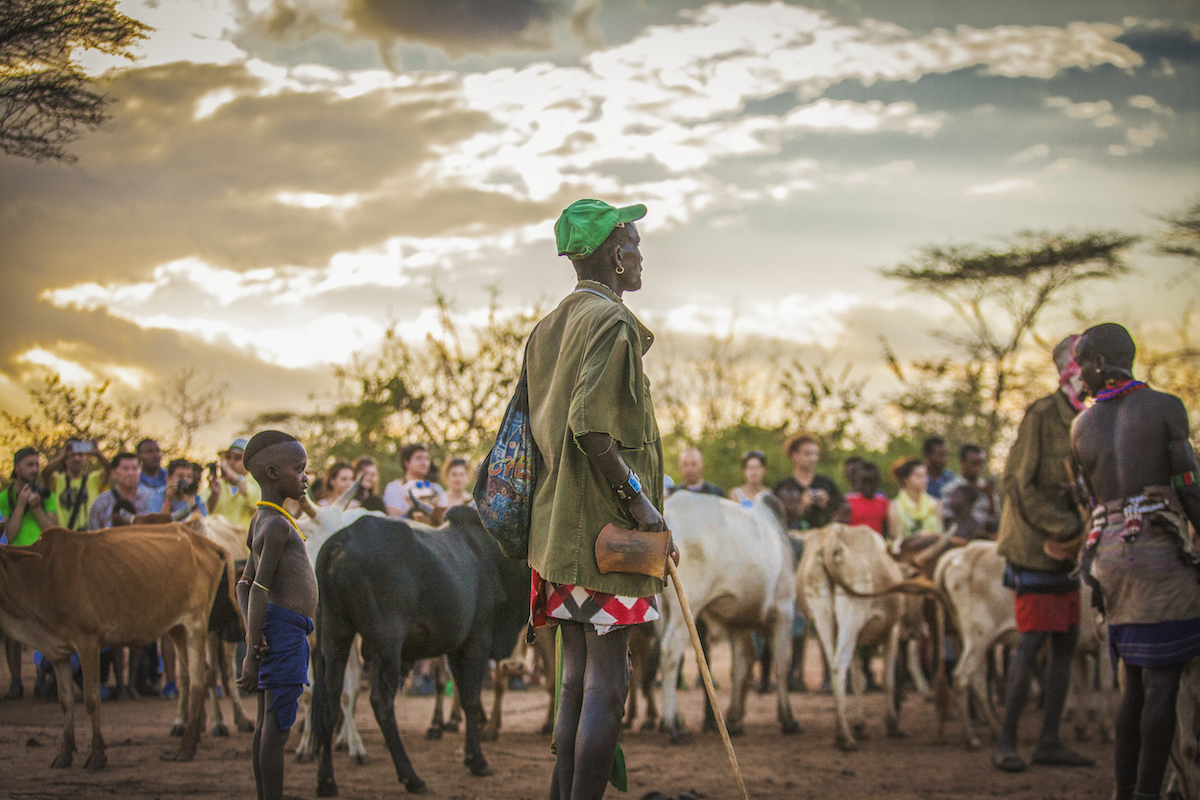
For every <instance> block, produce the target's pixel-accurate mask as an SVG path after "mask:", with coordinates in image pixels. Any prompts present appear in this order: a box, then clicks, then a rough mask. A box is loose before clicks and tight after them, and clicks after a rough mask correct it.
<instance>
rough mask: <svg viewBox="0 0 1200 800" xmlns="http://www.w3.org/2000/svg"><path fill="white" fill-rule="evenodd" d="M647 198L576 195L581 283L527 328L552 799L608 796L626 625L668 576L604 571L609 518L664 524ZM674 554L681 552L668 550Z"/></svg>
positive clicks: (572, 235) (623, 688)
mask: <svg viewBox="0 0 1200 800" xmlns="http://www.w3.org/2000/svg"><path fill="white" fill-rule="evenodd" d="M645 214H646V207H645V206H642V205H636V206H629V207H626V208H619V209H618V208H614V207H613V206H610V205H609V204H607V203H604V202H601V201H599V200H580V201H577V202H575V203H572V204H571V206H569V207H568V208H567V209H566V210H565V211H564V212H563V213H562V216H560V217H559V219H558V222H557V223H555V226H554V231H555V238H556V240H557V244H558V252H559V255H565V256H568V257H569V258H570V259H571V261H572V263H573V265H574V267H575V272H576V275H577V276H578V278H579V283H578V284H577V285H576V287H575V291H573V292H571V293H570V294H569V295H567V297H566V298H565V299H564V300H563V301H562V302H561V303H560V304H559V306H558V308H556V309H555V310H554V311H552V312H550V314H548V315H547V316H546V317H545V318H544V319H542V320H541V321H540V322H539V323H538V324H537V326H536V327H535V328H534V330H533V332H532V333H531V334H530V336H529V342H528V345H527V348H526V375H527V376H528V377H527V380H528V388H529V416H530V429H531V432H532V434H533V439H534V442H535V444H536V445H537V449H538V452H539V453H540V454H541V456H542V462H543V466H542V467H541V469H540V471H539V474H538V480H537V486H536V488H535V490H534V498H533V510H532V511H533V513H532V518H531V522H530V532H529V564H530V567H531V568H532V570H533V582H534V587H535V589H536V591H535V593H534V599H533V601H532V608H531V617H532V619H533V624H534V625H535V626H538V625H544V624H549V623H550V620H554V621H556V622H558V624H559V626H560V630H561V633H562V688H561V693H560V697H559V704H558V718H557V721H556V723H555V728H554V746H555V752H556V754H557V761H556V763H555V766H554V773H553V777H552V779H551V785H550V797H551V799H552V800H566V798H599V797H602V796H603V795H604V791H605V788H606V784H607V782H608V778H609V774H610V772H611V770H612V768H613V762H614V758H615V755H616V749H617V736H618V734H619V733H620V727H621V714H622V711H623V709H624V707H625V696H626V694H627V692H628V689H629V672H628V667H627V660H626V659H627V651H628V647H629V626H630V625H633V624H638V623H641V622H646V621H649V620H654V619H657V618H658V606H657V598H656V595H657V594H658V593H659V592H661V591H662V589H663V581H661V580H660V579H658V578H655V577H649V576H646V575H640V574H632V573H620V572H613V573H609V574H606V575H602V574H601V573H600V570H599V566H598V564H597V563H596V554H595V547H596V539H597V538H598V536H599V533H600V531H601V530H602V529H603V528H604V527H605V525H607V524H609V523H614V524H616V525H617V526H619V527H621V528H625V529H636V530H640V531H662V530H665V529H666V523H665V521H664V520H663V517H662V511H661V509H662V494H663V469H662V445H661V443H660V441H659V435H658V424H657V422H656V421H655V418H654V406H653V403H652V402H651V398H650V385H649V381H648V380H647V379H646V376H645V373H644V372H643V370H642V356H643V355H644V354H645V353H646V351H647V350H648V349H649V348H650V345H651V344H652V343H653V341H654V337H653V335H652V334H651V333H650V331H648V330H647V329H646V328H645V326H644V325H642V323H641V322H640V321H639V320H638V319H637V317H635V316H634V315H633V312H631V311H630V310H629V309H628V308H627V307H626V306H625V304H624V302H623V300H622V299H621V298H622V294H623V293H625V292H632V291H637V290H638V289H640V288H641V286H642V254H641V251H640V250H639V249H638V245H639V242H640V237H639V235H638V231H637V227H636V226H635V225H634V224H633V223H634V220H637V219H641V218H642V217H643V216H645ZM671 552H672V555H673V556H674V557H675V558H676V561H678V554H677V553H675V552H674V547H673V546H672V547H671Z"/></svg>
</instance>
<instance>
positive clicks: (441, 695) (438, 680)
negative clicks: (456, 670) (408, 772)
mask: <svg viewBox="0 0 1200 800" xmlns="http://www.w3.org/2000/svg"><path fill="white" fill-rule="evenodd" d="M431 660H432V662H433V663H432V665H431V666H430V668H429V669H430V673H431V674H432V676H433V694H434V697H433V719H432V720H430V721H429V728H428V729H426V731H425V738H426V739H441V738H442V731H443V730H444V729H445V727H446V722H445V701H446V700H445V698H446V678H447V677H448V673H449V669H448V668H447V667H446V659H445V657H444V656H443V657H442V658H435V659H431Z"/></svg>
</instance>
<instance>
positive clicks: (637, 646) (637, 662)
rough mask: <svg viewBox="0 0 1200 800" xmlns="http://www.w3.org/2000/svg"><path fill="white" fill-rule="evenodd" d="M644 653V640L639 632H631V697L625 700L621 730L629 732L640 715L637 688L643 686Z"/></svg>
mask: <svg viewBox="0 0 1200 800" xmlns="http://www.w3.org/2000/svg"><path fill="white" fill-rule="evenodd" d="M643 661H644V653H643V652H642V640H641V637H640V636H639V635H638V631H636V630H631V631H630V632H629V672H630V678H631V680H630V686H631V687H632V688H631V690H630V692H629V697H628V698H627V699H626V700H625V718H624V719H623V720H621V728H622V729H624V730H629V729H630V728H632V727H633V721H634V720H635V719H637V713H638V699H637V696H638V693H637V687H638V685H640V684H641V674H642V670H643V669H645V665H644V663H643Z"/></svg>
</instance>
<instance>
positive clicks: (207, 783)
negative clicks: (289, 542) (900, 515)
mask: <svg viewBox="0 0 1200 800" xmlns="http://www.w3.org/2000/svg"><path fill="white" fill-rule="evenodd" d="M714 651H715V652H714V666H715V671H716V675H717V679H718V682H722V681H723V683H722V685H723V686H726V687H727V686H728V675H729V671H728V658H729V656H728V649H727V648H724V647H721V646H717V647H715V648H714ZM808 656H809V658H808V662H807V666H808V675H809V683H810V685H813V686H815V685H816V684H817V683H819V677H820V667H819V660H817V656H816V653H815V652H814V651H813V650H812V649H811V647H810V651H809V653H808ZM32 675H33V670H32V664H27V667H26V671H25V676H26V680H25V688H26V696H25V698H24V699H22V700H11V701H0V794H2V795H3V796H5V797H14V798H93V797H113V796H115V797H121V798H147V799H148V798H164V797H205V798H218V797H220V798H225V797H253V796H254V780H253V775H252V773H251V767H250V762H249V755H250V735H249V734H238V733H234V734H233V736H232V737H231V738H229V739H216V738H213V737H211V736H209V735H208V734H207V733H206V734H205V736H204V739H203V741H202V742H201V745H200V750H199V753H198V754H197V756H196V760H195V761H193V762H191V763H188V764H175V763H168V762H164V761H162V760H161V757H162V755H164V754H167V753H171V752H173V751H174V750H175V749H176V747H177V744H178V740H177V739H172V738H170V737H169V736H168V735H167V731H168V729H169V728H170V725H171V722H172V720H173V719H174V713H175V703H174V701H167V700H158V699H143V700H140V701H137V702H130V701H121V702H106V703H104V704H103V705H102V710H101V715H102V719H103V731H104V735H105V738H106V740H107V742H108V746H109V749H108V766H107V767H106V768H105V769H103V770H100V771H96V772H91V771H87V770H85V769H83V767H82V764H83V761H84V755H85V754H81V755H80V756H79V757H77V758H76V760H75V764H76V766H73V767H71V768H69V769H62V770H55V769H50V768H49V764H50V762H51V761H52V760H53V758H54V755H55V751H56V747H57V744H58V742H59V740H60V737H61V735H62V717H61V715H60V713H59V710H58V705H57V704H56V703H47V702H44V701H41V700H36V699H33V698H32V691H31V690H32V678H31V676H32ZM685 675H687V677H688V680H689V682H694V678H695V675H696V672H695V668H694V666H692V665H691V663H690V660H689V664H688V666H687V667H686V671H685ZM5 677H7V675H5ZM3 685H5V686H7V683H6V682H4V683H3ZM702 691H703V690H702V689H699V688H695V687H693V688H692V689H691V690H690V691H685V692H681V694H680V698H681V708H682V711H683V713H684V716H685V719H687V720H688V721H689V725H690V727H692V728H693V729H694V728H697V727H698V725H699V722H700V720H701V719H702V702H703V699H702ZM718 691H719V693H721V694H725V692H724V691H722V690H720V689H719V690H718ZM792 701H793V707H794V709H795V711H796V714H797V717H798V719H799V720H800V723H801V725H803V726H804V732H803V733H801V734H800V735H798V736H787V737H785V736H782V735H781V734H780V732H779V728H778V726H777V725H776V724H775V711H774V698H773V696H759V695H757V694H755V693H753V691H752V692H751V695H750V698H749V715H748V719H747V724H746V734H745V735H744V736H742V737H739V738H737V739H735V740H734V746H735V748H736V750H737V756H738V760H739V762H740V764H741V768H742V772H743V774H744V776H745V778H746V784H747V787H748V788H749V792H750V796H751V797H754V798H763V800H766V798H805V799H806V798H872V800H875V799H876V798H913V800H916V798H956V799H963V800H966V799H968V798H996V797H1001V798H1004V797H1011V798H1035V799H1036V800H1082V798H1106V797H1108V796H1109V794H1110V792H1111V778H1110V776H1111V774H1112V749H1111V745H1105V744H1099V743H1097V742H1091V743H1084V744H1081V745H1079V749H1080V750H1082V751H1083V752H1086V753H1088V754H1089V755H1092V756H1094V757H1095V758H1096V759H1097V766H1096V767H1094V768H1090V769H1079V768H1074V769H1072V768H1056V767H1031V768H1030V769H1029V771H1027V772H1025V773H1023V774H1018V775H1008V774H1004V773H1001V772H998V771H997V770H995V769H994V768H993V767H992V766H991V764H990V762H989V761H988V755H987V751H986V749H985V750H984V751H983V752H974V753H972V752H967V751H965V750H964V749H963V747H962V745H961V743H960V742H959V741H958V736H957V735H956V734H957V732H958V728H957V727H953V728H950V729H948V730H949V734H950V735H948V737H947V739H948V743H947V744H936V743H935V742H934V731H935V717H934V712H933V706H932V705H930V704H928V703H926V702H925V701H924V700H922V699H920V698H916V697H910V698H909V699H908V700H907V701H906V702H905V704H904V708H903V711H902V715H901V725H902V727H903V729H904V730H905V731H906V732H907V734H908V736H907V738H904V739H889V738H887V737H885V736H884V729H883V720H882V713H883V712H882V709H883V705H882V704H883V701H882V696H881V695H878V694H873V695H868V698H867V713H868V723H867V733H868V736H869V737H870V738H869V740H868V741H866V742H864V743H863V744H862V746H861V749H860V750H859V751H857V752H854V753H841V752H839V751H838V750H836V749H834V747H833V738H834V716H833V699H832V697H830V696H828V695H821V694H816V693H808V694H793V695H792ZM487 703H490V696H489V697H487V698H485V704H487ZM547 703H548V701H547V698H546V695H545V693H544V692H543V691H541V690H540V689H538V690H529V691H525V692H510V693H509V694H507V695H506V698H505V705H504V709H505V710H504V730H503V731H502V732H501V736H500V741H498V742H496V743H494V744H484V753H485V755H486V757H487V758H488V760H489V762H490V763H491V766H492V767H493V768H494V769H495V771H496V774H495V775H493V776H491V777H488V778H476V777H473V776H471V775H470V774H469V773H468V772H467V770H466V769H465V768H464V767H463V765H462V737H461V735H454V734H447V736H446V737H445V738H444V739H442V740H441V741H436V742H431V741H426V740H425V738H424V736H423V733H424V730H425V728H426V726H427V724H428V722H429V717H430V715H431V712H432V707H433V700H432V699H431V698H409V697H399V698H397V700H396V708H397V715H398V717H399V720H400V735H401V737H402V739H403V740H404V744H405V747H406V748H407V750H408V752H409V755H410V757H411V758H412V761H413V764H414V765H415V767H416V769H417V771H418V774H420V775H421V777H422V778H423V779H424V780H425V781H427V782H428V784H429V787H430V789H431V790H432V796H434V797H443V798H455V799H457V798H462V799H463V800H474V799H475V798H480V799H483V798H498V799H506V798H511V799H512V800H517V799H518V798H541V797H545V796H546V793H547V790H548V787H549V776H550V769H551V765H552V763H553V757H552V756H551V755H550V752H549V746H550V742H549V737H547V736H542V735H541V734H539V733H538V730H539V729H540V727H541V725H542V721H543V719H544V717H545V713H546V708H547ZM77 708H78V709H79V712H80V713H77V717H76V735H77V739H78V741H79V742H80V745H81V746H83V747H86V746H87V743H88V741H89V740H90V726H89V724H88V722H87V717H86V715H84V714H82V713H81V712H82V708H81V707H78V706H77ZM356 719H357V721H358V724H359V729H360V731H362V734H363V739H364V741H365V743H366V747H367V751H368V753H369V760H368V762H367V763H366V764H365V765H362V766H358V765H355V764H353V763H351V762H350V760H349V759H348V757H347V756H346V755H345V754H344V753H337V754H336V755H335V758H334V769H335V773H336V777H337V781H338V785H339V787H340V790H341V796H342V797H346V798H382V797H396V796H402V789H401V788H400V786H399V784H398V783H397V781H396V774H395V771H394V770H393V768H392V764H391V760H390V759H389V758H388V755H387V750H386V748H385V747H384V744H383V738H382V736H381V735H380V733H379V729H378V727H377V726H376V724H375V720H374V718H373V716H372V714H371V711H370V707H369V704H368V703H367V702H366V697H365V696H362V697H360V702H359V705H358V713H357V715H356ZM226 721H227V722H229V721H230V716H229V713H228V711H226ZM1039 723H1040V716H1039V715H1038V712H1037V711H1036V710H1031V711H1030V712H1028V714H1027V716H1026V719H1025V720H1024V722H1023V725H1022V732H1023V734H1024V735H1023V737H1022V741H1023V752H1025V753H1026V754H1027V753H1028V751H1029V749H1031V748H1032V737H1033V736H1035V735H1036V732H1037V730H1038V727H1039ZM1064 730H1070V728H1069V726H1064ZM987 740H988V739H987V737H986V736H985V741H987ZM623 746H624V749H625V754H626V759H627V762H628V767H629V782H630V786H629V793H628V794H626V795H622V794H621V793H620V792H617V791H616V790H612V789H610V790H609V793H608V795H607V796H608V797H630V798H634V799H635V800H636V798H640V797H641V796H642V795H643V794H645V793H646V792H649V791H651V790H653V789H659V790H662V791H665V792H667V793H668V794H675V793H677V792H681V791H685V790H688V791H692V792H694V793H695V794H696V795H697V797H700V798H710V799H711V800H724V799H726V798H728V799H729V800H734V798H736V797H737V787H736V784H735V783H734V781H733V778H732V776H731V773H730V769H729V763H728V761H727V759H726V756H725V752H724V748H723V747H722V745H721V741H720V738H719V737H718V736H717V735H716V734H703V735H701V734H697V735H696V736H695V737H694V739H693V740H692V742H691V743H689V744H684V745H677V746H672V745H671V744H669V743H668V741H667V739H666V736H665V734H659V733H642V732H637V731H631V732H629V733H627V735H626V736H625V740H624V744H623ZM286 770H287V774H286V786H285V794H286V795H289V796H295V797H314V796H315V787H316V765H315V764H298V763H296V762H295V761H294V760H293V757H292V756H290V755H289V759H288V762H287V767H286Z"/></svg>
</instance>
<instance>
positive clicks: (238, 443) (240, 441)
mask: <svg viewBox="0 0 1200 800" xmlns="http://www.w3.org/2000/svg"><path fill="white" fill-rule="evenodd" d="M248 444H249V442H248V441H247V440H246V438H245V437H244V436H239V437H238V438H236V439H234V440H233V442H231V443H230V445H229V447H227V448H226V449H225V452H226V453H228V452H229V451H230V450H241V451H242V452H243V453H244V452H246V445H248Z"/></svg>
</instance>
